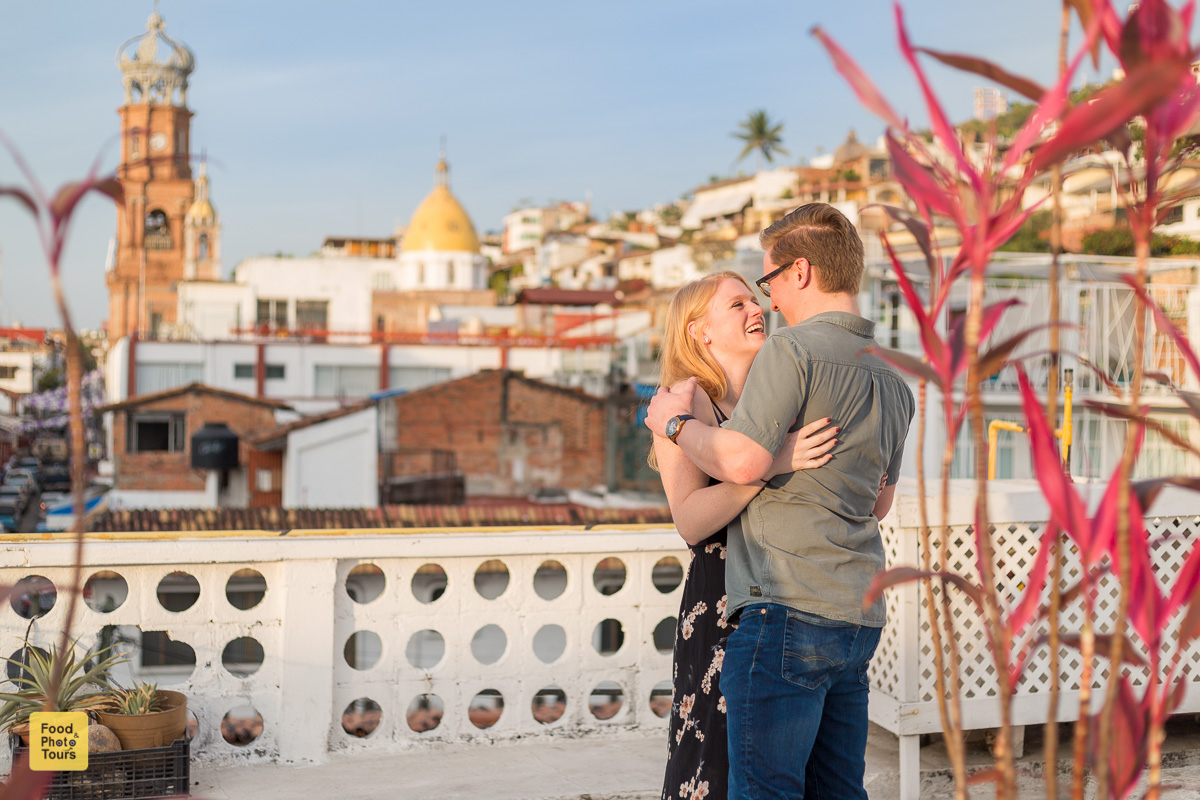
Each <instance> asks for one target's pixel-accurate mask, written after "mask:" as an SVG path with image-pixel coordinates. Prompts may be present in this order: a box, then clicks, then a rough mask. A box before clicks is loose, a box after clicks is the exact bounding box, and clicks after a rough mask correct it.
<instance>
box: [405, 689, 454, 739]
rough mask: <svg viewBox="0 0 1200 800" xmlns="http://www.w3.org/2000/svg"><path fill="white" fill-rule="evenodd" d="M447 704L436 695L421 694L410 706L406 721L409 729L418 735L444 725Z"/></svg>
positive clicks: (406, 713)
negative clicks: (443, 716)
mask: <svg viewBox="0 0 1200 800" xmlns="http://www.w3.org/2000/svg"><path fill="white" fill-rule="evenodd" d="M445 712H446V704H445V703H443V702H442V698H440V697H438V696H437V695H436V694H419V695H417V696H416V697H414V698H413V699H412V702H411V703H409V704H408V711H406V712H405V715H404V716H405V719H406V720H407V721H408V727H409V728H411V729H412V730H414V731H416V732H417V733H424V732H425V731H431V730H433V729H434V728H436V727H437V726H438V725H441V724H442V715H443V714H444V713H445Z"/></svg>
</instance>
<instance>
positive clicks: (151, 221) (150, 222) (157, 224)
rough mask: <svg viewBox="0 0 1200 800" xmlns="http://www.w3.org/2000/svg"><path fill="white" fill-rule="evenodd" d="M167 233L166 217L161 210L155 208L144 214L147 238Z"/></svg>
mask: <svg viewBox="0 0 1200 800" xmlns="http://www.w3.org/2000/svg"><path fill="white" fill-rule="evenodd" d="M167 232H168V231H167V215H166V213H164V212H163V211H162V209H158V208H156V209H154V210H153V211H150V212H149V213H147V214H146V235H147V236H159V235H162V234H165V233H167Z"/></svg>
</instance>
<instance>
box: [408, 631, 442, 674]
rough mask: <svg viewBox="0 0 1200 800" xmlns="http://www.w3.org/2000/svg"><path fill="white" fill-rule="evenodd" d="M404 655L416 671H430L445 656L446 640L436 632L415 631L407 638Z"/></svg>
mask: <svg viewBox="0 0 1200 800" xmlns="http://www.w3.org/2000/svg"><path fill="white" fill-rule="evenodd" d="M404 655H405V656H407V657H408V663H410V664H412V665H413V666H414V667H416V668H417V669H431V668H433V667H434V666H436V665H437V663H438V662H439V661H441V660H442V656H444V655H446V640H445V639H443V638H442V635H441V634H440V633H438V632H437V631H433V630H423V631H417V632H416V633H414V634H413V635H412V636H411V637H410V638H409V640H408V647H406V648H404Z"/></svg>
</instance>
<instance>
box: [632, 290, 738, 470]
mask: <svg viewBox="0 0 1200 800" xmlns="http://www.w3.org/2000/svg"><path fill="white" fill-rule="evenodd" d="M724 280H735V281H737V282H739V283H740V284H742V285H743V286H745V287H746V291H748V292H750V293H751V294H753V293H754V292H753V290H751V289H750V284H748V283H746V279H745V278H743V277H742V276H741V275H739V274H738V273H736V272H732V271H730V270H726V271H724V272H714V273H713V274H712V275H705V276H704V277H703V278H700V279H698V280H694V281H692V282H691V283H686V284H684V285H683V286H681V287H679V290H678V291H676V292H675V294H674V295H672V296H671V302H670V304H669V305H668V306H667V318H666V321H665V323H664V325H663V337H662V347H661V348H660V352H659V359H658V365H659V373H660V376H661V377H660V378H659V385H660V386H673V385H674V384H676V383H678V382H679V381H682V380H685V379H687V378H691V377H693V376H695V378H696V381H697V383H698V384H699V386H700V388H701V389H703V390H704V393H705V394H707V395H708V396H709V398H710V399H711V400H712V401H713V402H714V403H715V402H717V401H718V400H720V399H721V398H723V397H724V396H725V393H726V392H727V391H728V390H729V382H728V381H727V380H726V379H725V371H724V370H723V369H721V365H720V364H718V363H717V360H716V359H715V358H713V356H712V354H711V353H710V352H709V351H708V348H706V347H705V346H704V345H703V344H701V343H700V341H698V339H697V338H695V337H693V336H692V335H691V334H690V333H688V325H689V324H691V323H692V322H696V321H699V320H703V319H704V318H705V317H706V316H708V312H709V310H710V309H711V308H712V301H713V297H714V296H715V295H716V293H717V287H719V286H720V285H721V281H724ZM646 460H647V462H648V463H649V464H650V466H651V468H653V469H655V470H657V469H658V463H657V459H655V457H654V444H653V441H651V445H650V454H649V456H648V457H647V459H646Z"/></svg>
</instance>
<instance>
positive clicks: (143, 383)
mask: <svg viewBox="0 0 1200 800" xmlns="http://www.w3.org/2000/svg"><path fill="white" fill-rule="evenodd" d="M201 380H204V365H203V364H182V363H175V364H138V365H137V393H138V394H151V393H153V392H163V391H166V390H167V389H174V388H176V387H178V386H186V385H187V384H189V383H196V382H198V381H201Z"/></svg>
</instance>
